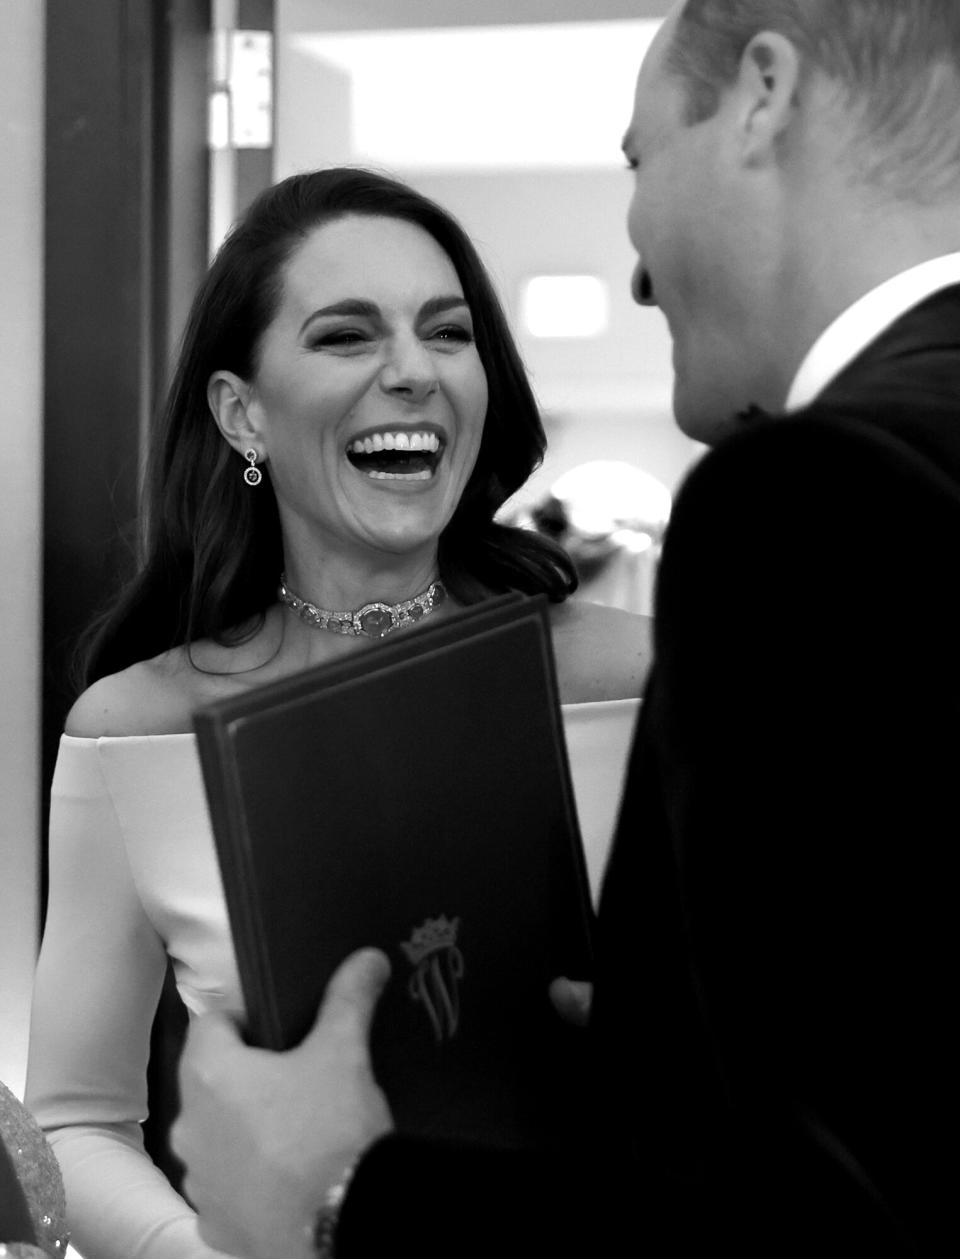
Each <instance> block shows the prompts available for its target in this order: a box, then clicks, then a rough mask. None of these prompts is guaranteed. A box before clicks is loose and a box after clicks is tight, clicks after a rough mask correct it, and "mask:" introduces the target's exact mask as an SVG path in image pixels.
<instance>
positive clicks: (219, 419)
mask: <svg viewBox="0 0 960 1259" xmlns="http://www.w3.org/2000/svg"><path fill="white" fill-rule="evenodd" d="M207 404H208V406H209V407H210V413H211V414H212V416H213V418H214V420H215V421H216V424H217V428H219V430H220V432H221V433H222V434H223V436H224V437H225V438H226V440H227V441H228V442H229V443H230V445H231V446H232V447H233V448H234V450H238V451H239V452H240V454H245V453H246V452H247V451H248V450H250V449H251V448H252V449H254V450H255V451H256V452H257V456H258V458H260V459H263V458H264V457H265V456H266V451H265V450H264V447H263V438H262V435H261V433H260V429H259V426H258V424H257V408H256V406H255V405H253V389H252V387H251V386H250V385H249V384H248V383H247V382H246V381H245V380H243V379H241V377H239V376H237V375H236V373H235V372H226V371H222V372H214V373H213V375H212V376H211V377H210V379H209V381H207Z"/></svg>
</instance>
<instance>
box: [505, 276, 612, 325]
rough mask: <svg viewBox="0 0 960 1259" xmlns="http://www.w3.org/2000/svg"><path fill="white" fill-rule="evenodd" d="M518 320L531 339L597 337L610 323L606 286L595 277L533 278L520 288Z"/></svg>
mask: <svg viewBox="0 0 960 1259" xmlns="http://www.w3.org/2000/svg"><path fill="white" fill-rule="evenodd" d="M520 321H521V323H522V325H523V328H524V329H525V331H527V332H529V333H530V335H531V336H532V337H598V336H600V335H601V334H602V333H604V332H606V330H607V325H608V323H609V322H610V298H609V294H608V292H607V286H606V284H604V282H603V280H601V279H599V278H598V277H597V276H595V275H536V276H534V277H533V278H532V279H530V280H527V281H526V282H525V283H524V285H523V287H522V289H521V292H520Z"/></svg>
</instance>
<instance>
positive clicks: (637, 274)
mask: <svg viewBox="0 0 960 1259" xmlns="http://www.w3.org/2000/svg"><path fill="white" fill-rule="evenodd" d="M630 293H631V296H632V297H633V300H634V301H635V302H636V303H637V305H638V306H656V304H657V299H656V297H654V294H653V281H652V280H651V279H650V272H649V271H648V270H647V269H646V267H645V266H644V265H643V261H642V260H641V261H640V262H638V263H637V265H636V266H635V267H634V268H633V275H632V276H631V278H630Z"/></svg>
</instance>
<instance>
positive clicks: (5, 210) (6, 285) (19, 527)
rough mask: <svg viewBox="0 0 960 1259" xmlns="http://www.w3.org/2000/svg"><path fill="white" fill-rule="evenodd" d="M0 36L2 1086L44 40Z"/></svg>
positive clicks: (13, 13)
mask: <svg viewBox="0 0 960 1259" xmlns="http://www.w3.org/2000/svg"><path fill="white" fill-rule="evenodd" d="M3 26H4V30H3V38H2V39H0V275H2V276H3V281H2V287H0V294H2V296H0V574H2V580H0V1080H3V1081H4V1083H6V1084H7V1085H8V1086H9V1087H10V1088H12V1089H13V1090H14V1091H15V1092H18V1093H19V1092H20V1090H21V1089H22V1086H23V1066H24V1057H25V1051H26V1035H27V1023H26V1020H27V1011H28V1008H29V1000H30V972H31V969H32V966H33V959H34V956H35V951H36V931H37V923H38V914H39V910H38V880H39V867H40V857H39V849H38V844H37V835H38V818H39V801H40V764H39V762H40V756H39V751H40V729H39V711H40V685H39V680H40V572H41V562H40V554H41V552H40V512H41V504H40V486H41V463H40V461H41V435H42V417H41V400H42V391H43V364H42V345H43V327H42V292H43V273H42V261H41V255H42V246H43V190H42V182H43V53H44V47H43V37H44V9H43V5H42V4H38V3H37V0H4V5H3Z"/></svg>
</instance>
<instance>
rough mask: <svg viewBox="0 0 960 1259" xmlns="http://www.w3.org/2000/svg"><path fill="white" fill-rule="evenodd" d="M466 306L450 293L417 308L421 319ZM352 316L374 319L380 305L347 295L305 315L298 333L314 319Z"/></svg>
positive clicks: (429, 299)
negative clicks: (340, 300)
mask: <svg viewBox="0 0 960 1259" xmlns="http://www.w3.org/2000/svg"><path fill="white" fill-rule="evenodd" d="M460 306H463V307H467V300H466V298H464V297H461V296H460V295H459V294H455V293H451V294H449V295H444V296H443V297H431V298H428V299H427V301H425V302H424V303H423V305H422V306H421V307H420V310H419V312H418V313H419V316H420V318H421V319H430V318H431V317H432V316H433V315H442V314H443V313H444V312H445V311H448V310H455V309H457V308H458V307H460ZM338 315H340V316H343V315H347V316H353V317H354V318H357V319H376V318H377V317H378V316H379V315H380V307H379V306H378V305H377V304H376V302H368V301H364V300H363V299H361V298H359V297H348V298H345V299H344V300H343V301H342V302H334V303H332V305H330V306H321V307H320V308H319V309H318V310H315V311H313V312H312V313H311V314H309V315H307V317H306V319H305V320H304V321H303V323H302V324H301V325H300V335H302V334H303V332H304V331H305V330H306V328H307V327H308V326H309V325H310V324H311V323H312V322H313V320H314V319H323V318H331V317H336V316H338Z"/></svg>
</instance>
